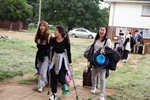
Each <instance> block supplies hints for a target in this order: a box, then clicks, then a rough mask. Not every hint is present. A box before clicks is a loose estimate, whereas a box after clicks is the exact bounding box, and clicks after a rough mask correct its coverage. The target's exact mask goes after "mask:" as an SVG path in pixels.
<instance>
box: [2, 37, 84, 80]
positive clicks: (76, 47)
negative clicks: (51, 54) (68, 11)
mask: <svg viewBox="0 0 150 100" xmlns="http://www.w3.org/2000/svg"><path fill="white" fill-rule="evenodd" d="M71 45H72V46H71V50H72V62H73V66H74V65H76V63H78V62H77V61H79V60H78V59H79V58H80V57H83V52H84V50H85V48H86V47H87V45H84V44H73V43H71ZM36 51H37V48H36V45H35V43H34V41H31V40H22V39H14V38H12V39H9V40H7V41H1V40H0V80H3V79H5V78H12V77H14V76H17V75H23V74H25V73H30V72H31V73H35V72H36V70H35V69H34V66H35V65H34V62H35V55H36Z"/></svg>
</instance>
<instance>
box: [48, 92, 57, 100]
mask: <svg viewBox="0 0 150 100" xmlns="http://www.w3.org/2000/svg"><path fill="white" fill-rule="evenodd" d="M49 100H57V94H56V93H54V94H53V95H52V96H51V97H50V98H49Z"/></svg>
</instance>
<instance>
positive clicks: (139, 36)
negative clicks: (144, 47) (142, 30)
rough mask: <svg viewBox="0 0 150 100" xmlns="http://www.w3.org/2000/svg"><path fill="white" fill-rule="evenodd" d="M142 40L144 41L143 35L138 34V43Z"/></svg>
mask: <svg viewBox="0 0 150 100" xmlns="http://www.w3.org/2000/svg"><path fill="white" fill-rule="evenodd" d="M142 40H143V38H142V35H140V34H138V37H137V41H140V42H141V41H142Z"/></svg>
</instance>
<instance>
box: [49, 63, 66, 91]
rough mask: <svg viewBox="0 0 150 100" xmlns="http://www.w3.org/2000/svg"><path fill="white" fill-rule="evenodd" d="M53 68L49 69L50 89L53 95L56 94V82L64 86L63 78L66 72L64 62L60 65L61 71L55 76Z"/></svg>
mask: <svg viewBox="0 0 150 100" xmlns="http://www.w3.org/2000/svg"><path fill="white" fill-rule="evenodd" d="M54 68H55V66H54V67H53V68H52V69H51V71H50V72H51V89H52V92H53V93H57V81H59V82H60V83H61V85H64V84H65V83H66V81H65V76H66V72H67V70H66V69H65V65H64V61H63V63H62V66H61V69H60V71H59V74H58V75H56V74H55V70H54Z"/></svg>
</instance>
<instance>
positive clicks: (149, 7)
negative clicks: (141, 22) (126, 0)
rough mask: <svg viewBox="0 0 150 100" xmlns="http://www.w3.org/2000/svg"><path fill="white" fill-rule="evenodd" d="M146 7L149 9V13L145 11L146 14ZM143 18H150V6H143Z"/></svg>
mask: <svg viewBox="0 0 150 100" xmlns="http://www.w3.org/2000/svg"><path fill="white" fill-rule="evenodd" d="M145 7H147V8H148V9H147V10H148V11H145V12H144V9H146V8H145ZM141 16H142V17H150V5H143V6H142V12H141Z"/></svg>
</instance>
